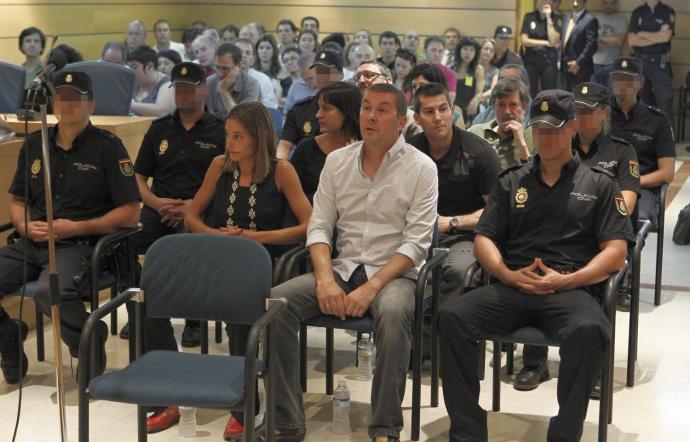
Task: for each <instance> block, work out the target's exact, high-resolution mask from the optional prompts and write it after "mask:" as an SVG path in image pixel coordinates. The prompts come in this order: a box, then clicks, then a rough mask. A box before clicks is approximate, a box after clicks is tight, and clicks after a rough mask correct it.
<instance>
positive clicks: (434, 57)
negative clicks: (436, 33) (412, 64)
mask: <svg viewBox="0 0 690 442" xmlns="http://www.w3.org/2000/svg"><path fill="white" fill-rule="evenodd" d="M424 55H426V59H427V61H428V62H429V63H431V64H439V63H441V60H442V59H443V44H442V43H439V42H436V41H434V42H431V43H429V45H428V46H427V47H426V51H424Z"/></svg>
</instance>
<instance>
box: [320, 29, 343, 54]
mask: <svg viewBox="0 0 690 442" xmlns="http://www.w3.org/2000/svg"><path fill="white" fill-rule="evenodd" d="M327 43H335V44H337V45H338V46H340V51H341V52H342V50H343V48H345V44H346V43H345V34H343V33H342V32H334V33H333V34H329V35H327V36H326V38H324V39H323V40H322V41H321V46H323V45H325V44H327Z"/></svg>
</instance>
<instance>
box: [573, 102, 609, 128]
mask: <svg viewBox="0 0 690 442" xmlns="http://www.w3.org/2000/svg"><path fill="white" fill-rule="evenodd" d="M608 116H609V107H608V106H597V107H595V108H594V109H589V108H588V107H585V106H577V124H578V131H579V132H601V131H602V129H603V128H604V122H605V121H606V119H607V118H608Z"/></svg>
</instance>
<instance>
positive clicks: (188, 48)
mask: <svg viewBox="0 0 690 442" xmlns="http://www.w3.org/2000/svg"><path fill="white" fill-rule="evenodd" d="M184 54H185V57H187V59H188V60H194V48H193V47H192V44H191V43H185V44H184Z"/></svg>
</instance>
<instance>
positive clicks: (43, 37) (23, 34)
mask: <svg viewBox="0 0 690 442" xmlns="http://www.w3.org/2000/svg"><path fill="white" fill-rule="evenodd" d="M33 34H38V38H40V39H41V54H43V51H44V50H45V48H46V35H45V34H44V33H43V31H41V30H40V29H38V28H37V27H35V26H31V27H30V28H26V29H24V30H23V31H22V32H21V33H20V34H19V50H20V51H21V52H22V54H23V53H24V51H22V43H23V42H24V39H25V38H26V37H28V36H29V35H33Z"/></svg>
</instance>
